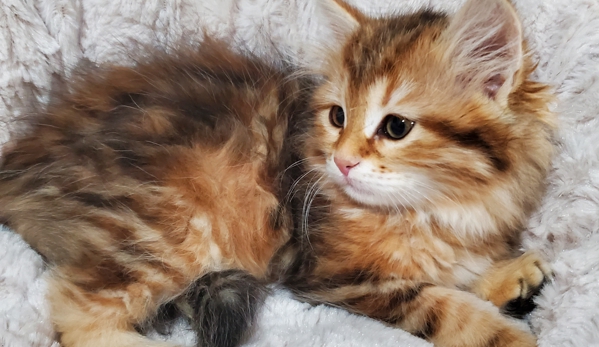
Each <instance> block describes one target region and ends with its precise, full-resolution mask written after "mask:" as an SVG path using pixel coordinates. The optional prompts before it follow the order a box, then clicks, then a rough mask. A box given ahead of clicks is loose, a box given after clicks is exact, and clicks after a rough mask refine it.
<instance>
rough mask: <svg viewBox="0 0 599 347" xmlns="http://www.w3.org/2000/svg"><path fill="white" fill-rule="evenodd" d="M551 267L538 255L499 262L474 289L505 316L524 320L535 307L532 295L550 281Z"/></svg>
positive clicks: (484, 275)
mask: <svg viewBox="0 0 599 347" xmlns="http://www.w3.org/2000/svg"><path fill="white" fill-rule="evenodd" d="M550 276H551V268H550V266H549V264H547V263H546V262H545V261H544V260H543V259H542V258H541V256H540V255H539V254H537V253H536V252H526V253H524V254H523V255H521V256H520V257H518V258H515V259H510V260H505V261H501V262H497V263H496V264H494V265H493V266H492V267H491V268H490V269H489V270H488V271H487V272H486V273H485V274H483V276H481V278H480V279H479V280H478V281H477V282H476V283H475V284H474V286H473V287H472V292H474V293H475V294H476V295H478V296H479V297H480V298H483V299H485V300H489V301H491V302H492V303H493V304H494V305H495V306H497V307H499V308H501V309H502V310H503V311H504V313H506V314H509V315H511V316H514V317H522V316H523V315H524V314H526V313H528V312H530V311H531V310H532V309H533V308H534V303H533V301H532V296H533V295H534V294H536V293H537V292H538V291H539V289H540V288H541V286H542V285H543V283H544V282H545V281H546V279H547V278H549V277H550Z"/></svg>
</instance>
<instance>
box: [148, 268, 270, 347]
mask: <svg viewBox="0 0 599 347" xmlns="http://www.w3.org/2000/svg"><path fill="white" fill-rule="evenodd" d="M267 292H268V289H267V288H266V286H265V285H264V284H263V283H261V282H260V281H259V280H258V279H256V278H255V277H253V276H252V275H250V274H249V273H247V272H245V271H241V270H227V271H221V272H212V273H209V274H206V275H204V276H203V277H201V278H200V279H198V280H197V281H196V282H195V283H194V284H192V285H191V286H190V287H189V289H188V290H187V291H186V292H185V293H184V294H183V295H181V296H180V297H179V298H177V299H175V301H173V302H171V303H169V304H167V305H165V306H163V308H162V310H161V312H160V313H159V315H158V319H157V320H155V321H154V322H153V327H154V328H155V329H156V330H158V332H160V333H163V334H165V333H168V330H167V329H166V327H167V324H168V322H167V321H168V320H171V321H172V319H173V318H176V317H177V316H178V315H180V314H183V315H184V316H185V317H186V318H188V319H189V321H190V323H191V326H192V328H193V329H194V331H195V333H196V336H197V346H198V347H235V346H238V345H240V344H241V342H242V341H243V339H244V338H246V337H247V335H248V333H249V332H250V331H251V328H252V326H253V325H254V321H255V318H256V313H257V311H258V308H259V307H260V306H261V304H262V303H263V302H264V298H265V297H266V294H267Z"/></svg>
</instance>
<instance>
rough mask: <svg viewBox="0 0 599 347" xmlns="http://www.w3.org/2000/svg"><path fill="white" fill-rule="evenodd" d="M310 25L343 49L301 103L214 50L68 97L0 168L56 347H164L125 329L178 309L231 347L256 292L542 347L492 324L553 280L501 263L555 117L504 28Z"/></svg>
mask: <svg viewBox="0 0 599 347" xmlns="http://www.w3.org/2000/svg"><path fill="white" fill-rule="evenodd" d="M321 5H322V8H321V10H322V15H323V18H322V19H323V20H325V21H327V23H328V24H329V27H330V28H331V29H333V31H334V33H335V35H336V37H337V39H338V40H339V42H342V43H343V44H341V45H340V47H339V49H332V50H330V51H326V52H323V53H324V55H323V56H324V57H326V59H325V60H324V63H323V66H322V70H320V71H318V72H319V73H320V74H321V75H322V76H324V79H323V81H322V83H321V84H320V85H319V86H318V88H317V89H316V90H314V91H312V86H311V84H309V83H307V82H305V81H303V80H301V79H296V78H292V77H291V75H290V74H289V73H287V72H284V71H283V72H281V71H278V70H277V69H274V68H272V67H269V66H266V65H265V64H263V63H261V62H260V61H258V60H256V59H253V58H251V57H249V58H248V57H242V56H239V55H236V54H234V53H231V52H229V51H228V50H227V49H226V48H225V47H224V46H223V45H221V44H218V43H214V42H210V41H207V42H205V43H204V44H203V45H202V47H201V49H200V50H199V51H197V52H193V51H189V52H179V53H178V54H176V55H171V56H168V55H160V54H158V55H156V56H155V57H153V58H152V59H150V60H148V61H142V62H140V63H139V64H138V65H137V66H135V67H116V66H112V67H104V68H98V69H95V70H91V71H89V72H87V73H84V74H82V75H80V76H78V78H77V79H76V80H74V81H73V82H72V83H71V84H70V85H69V86H68V89H64V90H63V91H62V92H60V93H58V94H57V95H56V96H55V97H54V99H53V100H54V101H53V102H52V103H51V104H50V105H49V106H48V109H47V111H45V112H42V113H40V114H37V115H35V116H32V117H31V118H30V120H29V123H28V128H27V129H26V130H25V131H24V132H23V133H22V134H20V135H16V136H14V137H13V139H12V141H11V143H10V144H9V145H8V146H6V147H5V148H4V151H3V156H2V165H1V168H0V218H2V219H3V220H6V221H7V223H8V224H9V225H10V226H11V227H12V228H13V229H14V230H15V231H16V232H18V233H19V234H21V235H22V236H23V237H24V238H25V240H27V241H28V242H29V243H30V244H31V245H32V246H33V247H34V248H35V249H37V250H38V251H39V252H40V253H41V254H42V255H43V256H44V257H45V258H46V259H47V260H48V261H49V263H50V264H51V280H50V287H49V294H48V298H49V300H50V302H51V305H52V319H53V321H54V324H55V326H56V329H57V331H58V332H59V333H60V339H61V342H62V344H63V345H64V346H65V347H81V346H90V347H91V346H93V347H99V346H168V344H166V343H161V342H154V341H150V340H148V339H146V338H145V337H143V336H142V335H140V334H138V333H137V332H136V331H135V327H136V326H138V325H140V324H143V323H144V322H145V321H146V320H147V319H148V317H150V316H152V315H153V314H154V313H155V312H156V310H157V308H158V307H159V306H160V305H162V304H164V303H166V302H169V301H171V300H173V299H174V298H176V297H178V296H181V294H184V295H183V296H181V298H182V300H183V301H186V302H187V304H186V307H187V313H188V315H189V316H191V317H192V319H193V321H194V326H195V327H196V328H197V330H198V333H199V336H200V339H199V342H198V344H199V345H200V346H232V345H235V344H237V343H238V342H239V341H240V339H241V337H242V335H243V332H244V331H245V330H246V329H247V327H248V326H249V324H251V320H252V317H253V314H254V312H255V309H256V307H257V305H258V304H259V302H260V299H261V297H262V296H263V293H264V291H263V285H264V283H266V282H268V281H279V282H281V283H283V284H284V285H286V286H287V287H289V288H290V289H291V290H293V291H294V292H295V293H296V294H297V295H298V297H300V298H303V299H305V300H308V301H310V302H314V303H328V304H331V305H335V306H340V307H344V308H346V309H348V310H351V311H353V312H356V313H359V314H364V315H367V316H370V317H372V318H375V319H379V320H381V321H383V322H386V323H387V324H390V325H393V326H398V327H401V328H403V329H406V330H408V331H410V332H412V333H414V334H416V335H418V336H421V337H424V338H426V339H428V340H430V341H432V342H434V343H435V344H436V345H438V346H534V345H535V340H534V337H533V336H532V335H531V334H530V333H528V332H524V331H522V330H520V329H519V328H518V327H517V326H516V325H514V324H513V323H512V322H511V321H510V320H509V319H508V318H506V317H505V316H503V315H502V314H501V313H500V310H499V308H506V307H508V306H507V305H509V304H510V303H513V302H518V300H526V299H528V298H529V297H530V295H531V294H532V292H534V290H535V289H536V288H538V287H539V286H540V284H541V283H542V281H543V279H544V277H545V276H546V275H548V274H549V272H550V271H549V269H548V267H547V265H546V264H545V263H544V262H543V261H542V260H541V259H540V257H538V256H537V255H536V254H534V253H526V254H524V255H521V256H519V257H518V256H516V255H515V254H514V247H515V245H517V241H518V232H519V231H520V230H521V228H522V226H523V223H524V221H525V219H526V217H527V215H528V214H529V213H530V211H531V210H532V209H533V208H534V207H535V205H536V204H537V202H538V200H539V198H540V195H541V193H542V187H543V179H544V176H545V174H546V171H547V168H548V167H549V163H550V158H551V153H552V146H551V143H550V137H551V134H552V122H553V116H552V114H551V113H550V112H549V111H548V110H547V103H548V101H549V100H550V95H549V94H548V92H547V88H546V86H544V85H542V84H539V83H536V82H532V81H530V80H529V79H528V76H529V74H530V73H531V71H532V69H533V68H532V66H531V64H530V62H529V61H528V59H527V58H526V56H525V55H524V48H523V43H522V32H521V27H520V23H519V21H518V19H517V17H516V15H515V12H514V10H513V8H512V7H511V5H510V4H509V3H507V2H506V1H505V0H470V1H468V2H467V3H466V5H465V6H464V7H463V8H462V9H461V10H460V12H459V13H458V14H456V15H455V16H453V17H447V16H445V15H443V14H438V13H432V12H429V11H423V12H420V13H417V14H414V15H407V16H397V17H389V18H378V19H372V18H367V17H366V16H364V15H362V14H360V13H359V12H358V11H357V10H355V9H354V8H352V7H349V6H347V5H345V4H344V3H335V2H330V3H329V2H327V1H323V2H322V3H321ZM489 301H490V303H489ZM491 303H492V304H494V305H492V304H491Z"/></svg>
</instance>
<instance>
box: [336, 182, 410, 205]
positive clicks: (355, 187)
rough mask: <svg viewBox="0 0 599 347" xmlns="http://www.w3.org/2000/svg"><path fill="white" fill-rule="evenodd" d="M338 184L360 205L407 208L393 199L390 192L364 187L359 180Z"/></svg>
mask: <svg viewBox="0 0 599 347" xmlns="http://www.w3.org/2000/svg"><path fill="white" fill-rule="evenodd" d="M337 184H338V186H339V188H340V189H341V190H342V191H343V193H344V194H345V195H346V196H347V197H349V198H350V199H351V200H352V201H354V202H356V203H358V204H359V205H366V206H368V207H373V208H384V209H389V208H392V209H395V210H403V209H405V208H406V206H405V205H404V204H399V203H398V202H397V201H392V200H391V199H390V197H389V195H388V194H385V193H384V192H378V191H376V190H375V189H370V188H368V187H364V185H363V184H361V183H359V182H356V181H351V182H349V181H345V182H338V183H337Z"/></svg>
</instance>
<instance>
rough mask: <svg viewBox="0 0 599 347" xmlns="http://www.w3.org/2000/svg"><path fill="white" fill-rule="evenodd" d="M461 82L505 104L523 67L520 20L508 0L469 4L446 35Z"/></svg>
mask: <svg viewBox="0 0 599 347" xmlns="http://www.w3.org/2000/svg"><path fill="white" fill-rule="evenodd" d="M444 35H445V39H446V40H447V42H448V44H449V45H448V47H446V49H447V51H446V54H447V58H448V59H449V64H451V65H452V67H453V69H454V71H456V73H457V76H458V78H459V80H460V81H461V82H462V83H466V84H468V86H469V87H472V86H474V87H475V88H479V90H481V91H482V92H483V93H485V94H486V95H487V96H488V97H489V98H490V99H494V100H498V101H502V102H506V101H507V96H508V95H509V93H510V91H511V90H512V87H513V84H514V77H515V74H516V72H517V71H518V70H520V69H521V67H522V64H523V52H522V51H523V48H522V45H523V38H522V27H521V24H520V20H519V18H518V16H517V14H516V12H515V10H514V8H513V7H512V5H511V4H510V3H509V2H508V1H507V0H468V1H467V2H466V3H465V5H464V6H463V7H462V9H460V10H459V11H458V13H456V14H455V16H453V18H452V19H451V22H450V24H449V27H448V28H447V30H446V31H445V34H444Z"/></svg>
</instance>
